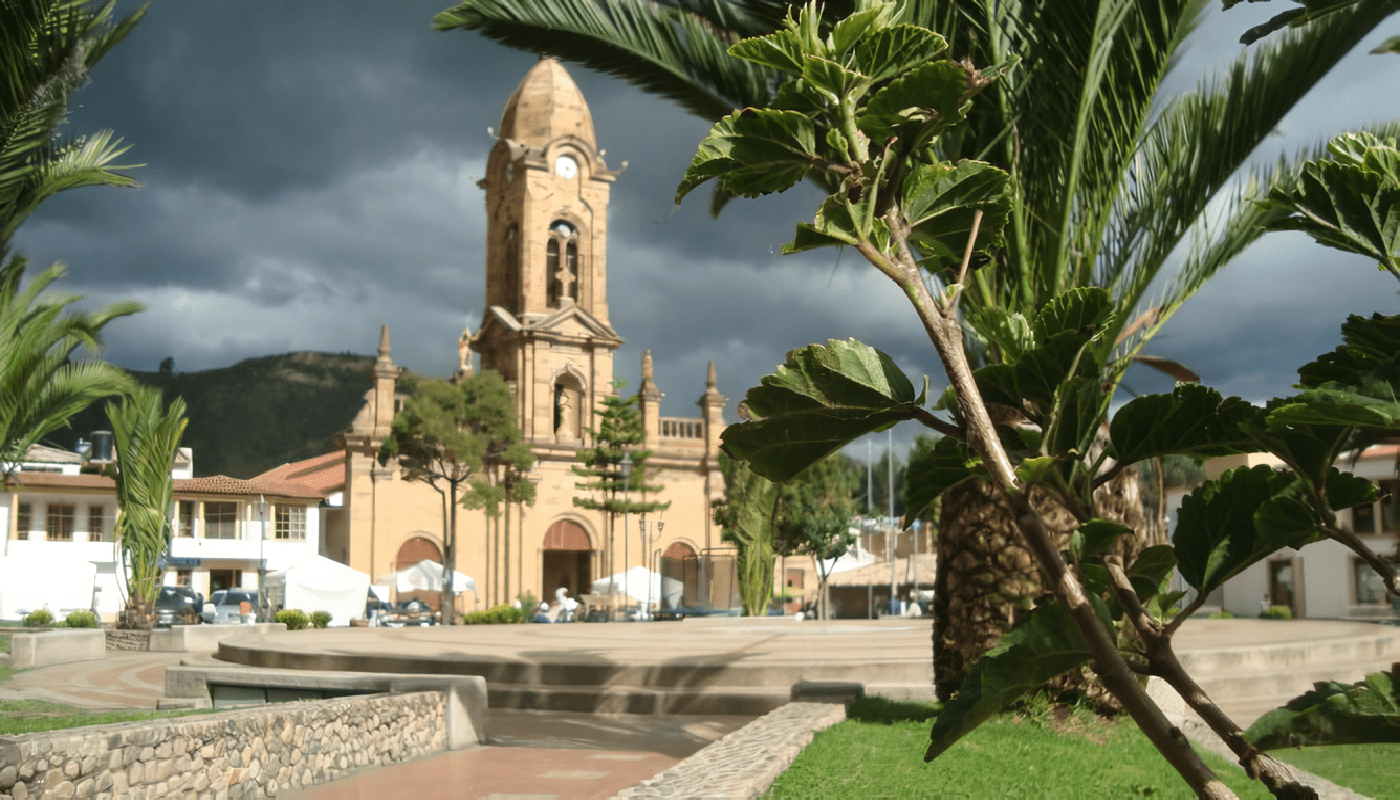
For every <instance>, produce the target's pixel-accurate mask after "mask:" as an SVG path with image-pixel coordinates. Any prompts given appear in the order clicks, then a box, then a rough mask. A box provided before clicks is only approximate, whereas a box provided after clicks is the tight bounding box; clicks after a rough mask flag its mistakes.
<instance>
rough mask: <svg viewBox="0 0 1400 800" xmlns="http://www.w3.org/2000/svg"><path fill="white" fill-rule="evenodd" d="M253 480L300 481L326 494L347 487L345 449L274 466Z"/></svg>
mask: <svg viewBox="0 0 1400 800" xmlns="http://www.w3.org/2000/svg"><path fill="white" fill-rule="evenodd" d="M253 480H255V481H288V482H291V483H299V484H302V485H303V486H306V487H307V488H310V489H314V490H316V491H318V492H320V494H321V496H325V495H328V494H331V493H332V492H337V491H340V490H342V489H344V488H345V451H344V450H332V451H331V452H329V453H325V454H323V455H319V456H316V457H315V458H308V459H306V460H304V461H294V462H292V463H290V464H283V465H282V466H280V467H273V468H272V469H270V470H268V471H267V472H264V473H263V474H261V475H259V476H257V477H256V478H254V479H253Z"/></svg>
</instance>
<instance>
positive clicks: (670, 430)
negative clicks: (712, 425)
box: [660, 417, 705, 439]
mask: <svg viewBox="0 0 1400 800" xmlns="http://www.w3.org/2000/svg"><path fill="white" fill-rule="evenodd" d="M660 422H661V438H663V439H703V438H705V420H703V419H687V418H685V417H662V418H661V420H660Z"/></svg>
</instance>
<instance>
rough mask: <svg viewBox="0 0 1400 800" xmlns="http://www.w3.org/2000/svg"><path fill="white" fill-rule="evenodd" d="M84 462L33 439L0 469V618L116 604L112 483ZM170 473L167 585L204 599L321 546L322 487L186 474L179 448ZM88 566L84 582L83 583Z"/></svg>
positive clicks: (119, 595) (118, 576) (101, 609)
mask: <svg viewBox="0 0 1400 800" xmlns="http://www.w3.org/2000/svg"><path fill="white" fill-rule="evenodd" d="M83 465H84V458H83V457H82V456H81V455H78V454H75V453H68V452H66V451H62V450H54V449H53V448H47V447H36V448H31V450H30V451H29V453H27V454H26V460H25V462H24V463H22V464H20V465H19V468H18V469H16V470H13V471H11V472H10V474H8V475H6V477H5V487H4V488H5V491H4V494H3V495H0V530H3V531H5V532H6V536H5V539H4V547H3V550H0V575H3V576H5V579H4V580H3V581H0V619H15V618H17V617H19V616H22V612H28V611H34V610H36V608H42V607H44V606H48V608H49V610H50V611H52V612H54V614H55V615H56V616H59V615H61V614H63V613H66V612H67V611H70V610H75V609H80V608H92V609H94V610H96V611H97V612H98V613H99V614H100V615H101V616H102V617H103V618H104V619H106V620H111V619H112V618H114V617H115V615H116V614H117V613H118V611H120V609H121V606H122V604H123V602H124V599H125V596H126V592H125V585H124V584H125V575H124V570H123V569H122V568H121V557H120V550H119V548H118V546H117V543H116V541H115V539H114V536H113V532H114V530H115V528H116V520H117V513H118V509H117V499H116V484H115V482H114V481H113V480H112V479H111V478H108V477H105V476H103V475H100V474H89V473H84V472H83V471H82V468H83ZM171 474H172V475H173V476H174V478H175V486H174V495H175V501H174V503H173V504H172V508H171V509H170V519H171V523H172V526H173V530H174V538H173V540H172V542H171V546H170V552H169V554H168V556H167V567H168V571H167V572H166V574H165V582H166V584H167V585H180V586H189V587H191V588H193V589H194V590H195V591H197V592H200V593H202V594H204V595H205V596H206V597H207V596H208V595H210V594H212V593H213V592H215V591H218V590H219V589H226V588H233V587H243V588H248V589H256V588H258V581H259V575H260V574H265V573H267V572H272V571H276V570H281V569H286V568H287V567H289V566H292V565H293V564H296V563H300V562H301V561H304V560H306V559H308V558H310V557H312V556H315V555H317V554H318V553H319V552H320V546H321V532H322V527H323V526H322V513H321V507H320V506H321V500H322V493H321V492H320V491H318V490H316V489H313V488H310V487H308V486H305V485H303V484H300V483H294V482H289V481H284V480H278V479H275V478H269V477H267V476H260V477H258V478H254V479H252V480H240V479H236V478H227V477H224V476H214V477H208V478H194V477H191V476H192V474H193V468H192V456H191V453H190V451H189V449H188V448H181V449H180V452H179V454H178V455H177V456H176V459H175V463H174V464H173V467H172V472H171ZM94 568H95V574H94V576H93V578H92V580H91V584H90V585H84V580H85V579H84V577H83V576H85V575H87V574H89V573H90V572H92V571H93V569H94ZM41 601H42V602H41Z"/></svg>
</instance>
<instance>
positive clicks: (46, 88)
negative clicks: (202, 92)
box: [0, 0, 146, 260]
mask: <svg viewBox="0 0 1400 800" xmlns="http://www.w3.org/2000/svg"><path fill="white" fill-rule="evenodd" d="M113 6H114V3H110V2H109V3H106V4H104V5H102V6H100V7H97V8H92V7H91V6H90V5H89V4H88V3H86V2H78V1H77V0H0V260H3V259H4V258H5V257H6V256H7V255H8V254H9V249H10V240H11V239H12V238H13V237H14V233H15V229H16V228H18V227H19V225H20V223H21V222H23V221H24V220H25V218H26V217H28V216H29V214H30V213H31V212H33V211H34V209H35V208H38V206H39V204H40V203H41V202H43V201H44V200H45V199H47V198H49V197H51V196H53V195H54V194H56V193H58V192H61V191H64V190H66V189H75V188H77V187H79V186H94V185H98V184H108V185H113V186H134V185H135V181H133V180H132V179H131V178H130V177H129V176H127V175H123V174H121V173H120V172H119V170H124V169H130V168H131V166H135V165H128V166H119V165H115V164H113V163H112V161H113V160H114V159H116V158H117V157H118V156H120V155H121V154H122V153H124V152H126V148H125V147H122V146H121V142H120V140H117V141H113V140H112V132H111V131H100V132H98V133H95V134H93V135H91V136H88V137H78V138H76V139H72V140H67V139H64V138H62V137H59V136H58V135H57V132H58V129H59V127H60V126H61V125H62V124H63V122H64V118H65V117H66V116H67V112H68V94H69V93H70V92H72V91H74V90H75V89H78V88H79V87H81V86H82V85H83V84H84V83H85V82H86V81H87V79H88V72H89V71H90V70H91V69H92V67H93V65H95V64H96V63H97V62H98V61H99V60H101V58H102V57H103V56H104V55H106V54H107V51H108V50H111V49H112V47H113V46H115V45H116V44H117V43H118V42H120V41H121V40H122V39H124V38H125V37H126V35H127V34H128V33H130V32H131V29H132V28H134V27H135V26H136V23H137V22H139V21H140V19H141V17H142V16H143V15H145V13H146V10H145V8H142V9H140V10H139V11H137V12H136V13H134V14H131V15H130V16H128V17H126V18H124V19H122V20H120V21H117V22H113V21H112V9H113Z"/></svg>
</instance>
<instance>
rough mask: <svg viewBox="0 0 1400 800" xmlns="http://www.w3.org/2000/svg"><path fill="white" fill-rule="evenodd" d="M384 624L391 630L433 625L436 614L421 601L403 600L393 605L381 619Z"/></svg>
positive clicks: (435, 622)
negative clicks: (410, 626) (408, 626)
mask: <svg viewBox="0 0 1400 800" xmlns="http://www.w3.org/2000/svg"><path fill="white" fill-rule="evenodd" d="M382 619H383V620H384V624H385V625H387V626H388V627H391V628H402V627H403V626H405V625H435V624H437V612H435V611H433V609H432V607H431V606H429V605H428V604H427V603H424V602H423V601H421V600H404V601H402V602H399V603H395V604H394V605H393V606H392V607H391V608H390V610H389V611H388V612H387V613H386V614H385V615H384V616H383V617H382Z"/></svg>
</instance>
